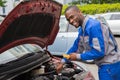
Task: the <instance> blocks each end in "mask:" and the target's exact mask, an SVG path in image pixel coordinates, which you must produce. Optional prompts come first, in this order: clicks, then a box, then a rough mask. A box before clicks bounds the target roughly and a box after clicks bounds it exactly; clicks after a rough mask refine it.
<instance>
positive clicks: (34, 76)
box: [12, 61, 83, 80]
mask: <svg viewBox="0 0 120 80" xmlns="http://www.w3.org/2000/svg"><path fill="white" fill-rule="evenodd" d="M55 67H56V64H55V63H54V61H49V62H46V63H44V64H42V65H41V66H40V67H38V68H36V69H34V70H31V71H30V72H27V73H24V74H22V75H20V76H17V77H16V78H14V79H12V80H76V79H75V77H76V75H77V74H80V73H81V72H83V70H82V69H81V68H80V67H79V66H77V65H75V64H74V63H72V62H69V63H66V64H65V65H64V66H63V69H62V71H61V72H60V73H57V72H56V68H55Z"/></svg>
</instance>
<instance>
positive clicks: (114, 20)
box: [108, 13, 120, 34]
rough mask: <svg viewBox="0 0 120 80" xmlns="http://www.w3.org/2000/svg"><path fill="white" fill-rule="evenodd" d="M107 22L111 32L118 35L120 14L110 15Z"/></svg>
mask: <svg viewBox="0 0 120 80" xmlns="http://www.w3.org/2000/svg"><path fill="white" fill-rule="evenodd" d="M108 22H109V25H110V28H111V30H112V32H113V33H115V34H118V33H119V34H120V14H117V13H116V14H112V15H111V17H110V20H108Z"/></svg>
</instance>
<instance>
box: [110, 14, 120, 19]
mask: <svg viewBox="0 0 120 80" xmlns="http://www.w3.org/2000/svg"><path fill="white" fill-rule="evenodd" d="M110 20H120V14H112V15H111V18H110Z"/></svg>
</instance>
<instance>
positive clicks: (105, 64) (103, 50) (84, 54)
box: [57, 6, 120, 80]
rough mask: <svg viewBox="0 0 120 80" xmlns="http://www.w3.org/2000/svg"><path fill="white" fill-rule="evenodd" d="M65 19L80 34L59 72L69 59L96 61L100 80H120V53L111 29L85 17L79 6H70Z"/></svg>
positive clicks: (58, 68) (62, 62)
mask: <svg viewBox="0 0 120 80" xmlns="http://www.w3.org/2000/svg"><path fill="white" fill-rule="evenodd" d="M65 17H66V19H67V20H68V22H69V23H70V24H72V25H73V26H75V27H76V28H79V30H78V32H79V34H78V37H77V38H76V40H75V41H74V44H73V46H72V47H71V48H70V50H68V52H67V54H68V55H67V56H66V55H64V56H63V57H65V58H63V59H62V60H61V64H60V65H59V66H58V67H57V70H58V71H59V70H61V68H62V67H63V66H62V65H63V64H64V63H66V62H67V59H69V60H82V61H84V60H94V61H95V63H96V64H97V65H98V75H99V80H120V51H119V50H118V46H117V42H116V40H115V38H114V36H113V34H112V33H111V31H110V29H109V27H108V26H107V25H106V24H104V23H101V22H100V21H98V20H95V19H92V18H90V17H88V16H86V17H85V16H83V14H82V12H81V11H80V10H79V8H78V7H77V6H69V7H68V8H67V9H66V10H65Z"/></svg>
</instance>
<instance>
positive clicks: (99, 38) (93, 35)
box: [80, 22, 105, 60]
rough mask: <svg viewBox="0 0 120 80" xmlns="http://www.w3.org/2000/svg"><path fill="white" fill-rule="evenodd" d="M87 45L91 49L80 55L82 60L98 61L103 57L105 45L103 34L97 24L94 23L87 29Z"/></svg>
mask: <svg viewBox="0 0 120 80" xmlns="http://www.w3.org/2000/svg"><path fill="white" fill-rule="evenodd" d="M89 40H90V41H89V45H90V47H91V49H90V50H89V51H85V52H83V53H82V54H81V55H80V58H81V59H82V60H91V59H99V58H102V57H103V56H104V52H105V45H104V38H103V32H102V29H101V25H100V23H99V22H96V23H94V24H93V25H92V27H91V28H90V29H89Z"/></svg>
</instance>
